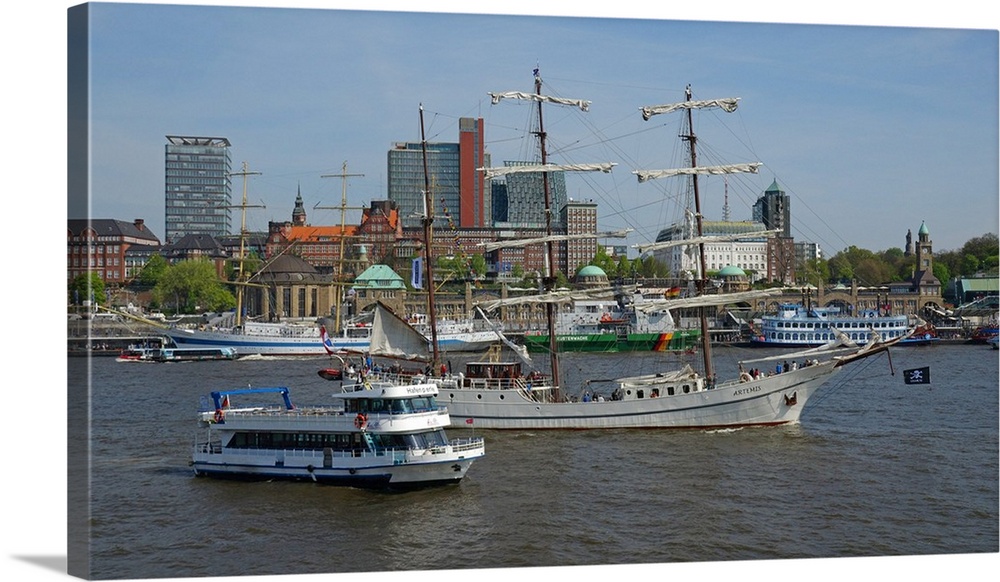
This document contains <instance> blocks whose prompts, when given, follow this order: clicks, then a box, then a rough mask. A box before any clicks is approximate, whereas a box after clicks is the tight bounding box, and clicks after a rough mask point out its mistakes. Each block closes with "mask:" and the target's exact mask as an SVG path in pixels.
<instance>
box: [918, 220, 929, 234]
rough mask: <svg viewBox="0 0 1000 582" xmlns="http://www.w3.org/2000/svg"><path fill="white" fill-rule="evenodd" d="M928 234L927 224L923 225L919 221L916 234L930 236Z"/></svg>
mask: <svg viewBox="0 0 1000 582" xmlns="http://www.w3.org/2000/svg"><path fill="white" fill-rule="evenodd" d="M930 233H931V231H929V230H927V224H925V223H924V222H923V221H920V230H919V231H917V234H930Z"/></svg>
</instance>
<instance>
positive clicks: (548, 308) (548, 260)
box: [535, 69, 560, 401]
mask: <svg viewBox="0 0 1000 582" xmlns="http://www.w3.org/2000/svg"><path fill="white" fill-rule="evenodd" d="M541 94H542V77H541V75H539V74H538V69H535V95H539V96H540V95H541ZM538 145H539V149H540V150H541V162H542V166H545V165H546V164H547V163H548V154H547V152H546V149H545V126H544V125H543V123H542V101H541V99H539V100H538ZM542 189H543V190H544V192H545V236H546V237H551V236H552V191H551V189H550V187H549V173H548V172H547V171H545V172H542ZM555 264H556V253H555V243H554V242H553V241H552V240H551V239H549V240H547V241H546V242H545V276H544V277H543V278H542V285H543V287H544V290H545V292H546V293H549V292H551V291H552V290H553V289H554V288H555V280H556V278H555V275H554V271H555ZM545 321H546V325H547V326H548V331H549V359H550V361H551V364H550V365H551V367H552V386H553V390H554V393H553V397H554V398H555V400H556V401H559V400H560V395H559V386H560V383H559V354H558V352H557V350H556V348H557V347H558V342H557V341H556V340H557V338H556V305H555V304H554V303H552V302H546V303H545Z"/></svg>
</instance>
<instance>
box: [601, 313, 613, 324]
mask: <svg viewBox="0 0 1000 582" xmlns="http://www.w3.org/2000/svg"><path fill="white" fill-rule="evenodd" d="M601 321H605V322H607V321H611V314H610V313H605V314H604V315H602V316H601Z"/></svg>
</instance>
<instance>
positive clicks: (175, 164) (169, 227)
mask: <svg viewBox="0 0 1000 582" xmlns="http://www.w3.org/2000/svg"><path fill="white" fill-rule="evenodd" d="M229 146H230V144H229V140H228V139H226V138H224V137H185V136H172V135H168V136H167V145H166V157H165V184H166V192H165V200H166V212H165V223H166V224H165V227H166V233H165V238H166V243H167V244H169V243H174V242H177V241H178V240H180V239H181V238H182V237H183V236H184V235H187V234H208V235H211V236H214V237H220V236H225V235H228V234H230V232H231V229H232V222H231V212H230V205H231V203H232V181H231V179H230V172H231V169H232V162H231V161H230V157H229Z"/></svg>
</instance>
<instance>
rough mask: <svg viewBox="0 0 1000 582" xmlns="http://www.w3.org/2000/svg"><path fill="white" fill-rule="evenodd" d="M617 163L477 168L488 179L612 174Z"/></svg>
mask: <svg viewBox="0 0 1000 582" xmlns="http://www.w3.org/2000/svg"><path fill="white" fill-rule="evenodd" d="M617 165H618V164H617V163H615V162H603V163H598V164H532V165H525V166H503V167H499V166H498V167H495V168H476V171H479V172H483V173H484V174H485V176H486V177H487V178H496V177H497V176H506V175H507V174H537V173H540V172H604V173H605V174H607V173H609V172H611V169H612V168H614V167H615V166H617Z"/></svg>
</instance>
